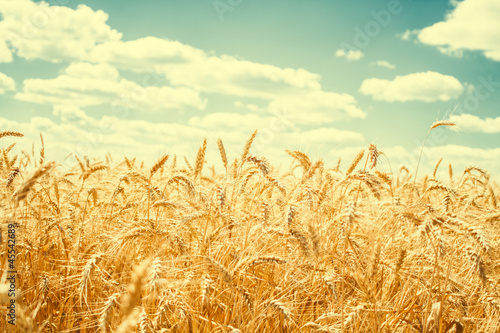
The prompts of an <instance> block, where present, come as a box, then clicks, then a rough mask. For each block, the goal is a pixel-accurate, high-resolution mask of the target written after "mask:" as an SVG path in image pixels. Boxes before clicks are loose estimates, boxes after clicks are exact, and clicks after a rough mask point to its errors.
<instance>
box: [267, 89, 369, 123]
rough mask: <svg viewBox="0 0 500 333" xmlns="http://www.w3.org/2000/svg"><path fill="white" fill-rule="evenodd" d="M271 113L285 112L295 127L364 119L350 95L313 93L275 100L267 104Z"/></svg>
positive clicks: (363, 113) (363, 114)
mask: <svg viewBox="0 0 500 333" xmlns="http://www.w3.org/2000/svg"><path fill="white" fill-rule="evenodd" d="M268 109H269V110H270V111H271V112H273V113H277V112H285V113H286V114H288V115H289V117H290V119H291V121H292V122H294V123H295V124H297V125H299V124H300V125H321V124H324V123H332V122H335V121H339V120H345V119H351V118H365V117H366V114H365V112H364V111H363V110H361V109H360V108H359V107H358V106H357V102H356V100H355V99H354V97H352V96H351V95H348V94H337V93H333V92H325V91H315V92H311V93H306V94H299V95H295V96H288V97H286V98H277V99H275V100H273V101H271V102H270V103H269V106H268Z"/></svg>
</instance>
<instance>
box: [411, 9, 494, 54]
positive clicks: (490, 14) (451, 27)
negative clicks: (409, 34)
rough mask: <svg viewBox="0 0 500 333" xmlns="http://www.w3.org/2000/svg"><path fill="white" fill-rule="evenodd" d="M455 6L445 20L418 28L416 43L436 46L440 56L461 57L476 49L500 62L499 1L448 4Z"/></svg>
mask: <svg viewBox="0 0 500 333" xmlns="http://www.w3.org/2000/svg"><path fill="white" fill-rule="evenodd" d="M452 3H453V4H454V5H455V6H456V7H455V8H454V9H453V11H451V12H450V13H449V14H447V15H446V17H445V20H444V21H441V22H437V23H435V24H433V25H431V26H429V27H426V28H424V29H422V30H421V31H420V32H419V34H418V39H419V40H420V42H422V43H424V44H428V45H433V46H436V47H439V49H440V51H441V52H442V53H447V54H450V53H452V54H455V55H461V53H460V52H461V51H462V50H476V51H481V52H483V54H484V55H485V56H486V57H487V58H489V59H492V60H495V61H500V39H499V37H498V36H499V35H500V20H499V19H498V18H499V17H500V2H499V1H498V0H464V1H460V2H459V1H452Z"/></svg>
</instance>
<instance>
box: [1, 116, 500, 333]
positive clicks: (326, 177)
mask: <svg viewBox="0 0 500 333" xmlns="http://www.w3.org/2000/svg"><path fill="white" fill-rule="evenodd" d="M451 125H452V124H449V123H446V122H441V123H436V124H433V125H432V127H431V129H430V130H432V129H433V128H435V127H437V126H451ZM6 136H14V137H15V136H18V137H20V136H22V134H21V133H18V132H2V133H0V148H1V149H2V150H1V154H0V160H1V163H0V179H1V181H2V183H1V187H0V212H1V215H0V218H1V221H2V223H1V236H2V238H1V251H2V255H1V268H2V275H1V278H0V302H1V303H2V304H1V318H0V331H2V332H3V331H6V332H14V331H18V332H103V333H104V332H408V333H409V332H500V298H499V297H500V292H499V289H500V286H499V282H500V265H499V264H500V261H499V260H500V251H499V247H498V246H499V243H500V232H499V231H500V210H499V206H498V205H499V204H498V201H499V199H500V198H499V193H500V189H499V187H498V185H497V184H496V183H495V182H494V181H493V180H491V179H490V176H489V174H488V172H487V171H485V170H482V169H481V168H478V167H475V166H471V167H468V168H466V169H465V170H464V171H463V172H456V171H455V170H453V168H452V166H451V165H449V166H448V169H449V172H448V173H449V177H446V179H437V178H436V171H437V169H438V168H439V167H441V168H443V167H446V166H443V165H440V163H441V160H440V161H438V162H437V164H436V167H435V169H434V172H433V174H429V175H426V176H422V177H418V175H417V174H411V173H410V172H409V171H408V170H409V169H415V167H416V166H414V165H411V166H410V165H408V166H407V167H402V168H401V169H400V170H394V172H393V173H384V172H380V171H379V168H378V166H377V164H378V161H379V160H380V159H382V158H385V156H384V155H383V152H382V151H379V150H378V148H377V147H376V146H375V145H370V146H369V147H366V150H364V151H361V152H360V153H359V154H358V155H357V157H356V158H355V159H354V160H353V161H352V162H350V163H348V164H347V166H346V167H344V168H341V167H340V164H341V163H340V160H339V163H338V164H337V165H325V164H324V163H323V162H322V161H321V160H317V161H315V160H311V158H310V157H309V156H307V155H306V154H304V153H302V152H300V151H287V153H288V154H289V155H290V163H292V167H291V168H290V169H289V170H285V171H280V170H278V169H277V168H275V167H273V166H272V165H271V164H270V163H268V161H267V160H266V159H265V158H264V157H261V156H253V155H251V154H250V151H251V145H252V141H253V139H254V138H255V136H256V132H255V133H253V135H252V136H251V137H250V139H249V140H248V142H246V144H245V145H244V146H243V149H242V150H243V151H242V153H241V155H238V156H236V158H235V156H233V157H230V156H227V155H226V151H225V149H224V144H223V142H222V141H221V140H219V141H218V142H217V147H218V150H219V152H220V156H221V161H222V165H223V171H222V172H218V173H217V172H215V169H214V168H213V167H212V168H210V167H209V166H210V165H213V164H215V163H220V161H205V153H206V150H207V141H206V140H205V141H204V142H203V143H202V144H201V147H200V148H199V150H198V152H197V155H196V159H195V160H194V161H189V160H188V159H185V158H184V159H182V160H181V159H180V158H179V159H178V158H177V157H176V156H168V155H165V156H163V157H162V158H160V159H159V160H158V161H157V162H156V163H155V164H154V165H151V166H148V165H144V164H143V163H141V162H139V161H136V159H134V158H131V157H130V158H125V159H124V160H121V161H113V160H112V158H111V155H108V156H107V157H106V160H103V161H97V160H94V159H92V157H86V156H83V157H77V156H74V157H70V158H72V159H74V161H75V166H74V168H73V169H72V170H71V171H69V172H62V171H61V168H59V167H58V165H57V164H56V163H54V162H51V161H47V160H46V158H45V151H44V148H42V149H41V150H40V151H34V150H33V151H32V152H23V153H22V154H19V155H18V156H15V155H14V154H13V153H12V148H13V145H11V146H8V147H7V146H6V145H5V144H3V143H2V137H6ZM214 147H215V143H214ZM423 149H425V148H423ZM417 170H418V166H417ZM13 224H14V225H15V226H16V228H15V233H16V258H15V266H16V271H17V279H16V289H17V292H16V297H15V304H16V310H15V319H16V321H15V326H13V325H11V324H9V323H8V320H9V317H8V314H9V310H8V308H7V305H8V304H10V302H11V301H12V300H13V298H11V297H9V295H8V289H9V283H8V281H7V280H6V279H7V270H8V269H7V267H8V265H9V261H8V259H7V258H8V255H7V254H8V253H9V252H8V250H9V246H8V244H9V243H8V239H9V234H8V232H9V231H10V228H11V227H9V225H13Z"/></svg>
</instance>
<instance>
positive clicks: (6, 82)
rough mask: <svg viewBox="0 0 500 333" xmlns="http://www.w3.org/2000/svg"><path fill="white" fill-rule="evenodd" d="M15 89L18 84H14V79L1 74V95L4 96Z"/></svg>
mask: <svg viewBox="0 0 500 333" xmlns="http://www.w3.org/2000/svg"><path fill="white" fill-rule="evenodd" d="M15 89H16V83H15V82H14V79H12V78H11V77H10V76H7V75H5V74H4V73H1V72H0V94H4V93H5V92H6V91H8V90H15Z"/></svg>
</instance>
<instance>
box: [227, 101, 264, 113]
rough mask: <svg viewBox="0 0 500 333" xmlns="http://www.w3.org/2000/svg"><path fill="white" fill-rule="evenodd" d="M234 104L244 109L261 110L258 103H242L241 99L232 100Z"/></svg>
mask: <svg viewBox="0 0 500 333" xmlns="http://www.w3.org/2000/svg"><path fill="white" fill-rule="evenodd" d="M234 106H235V107H237V108H245V109H248V110H250V111H253V112H259V111H262V109H261V108H260V107H259V106H258V105H255V104H244V103H243V102H241V101H236V102H234Z"/></svg>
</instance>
